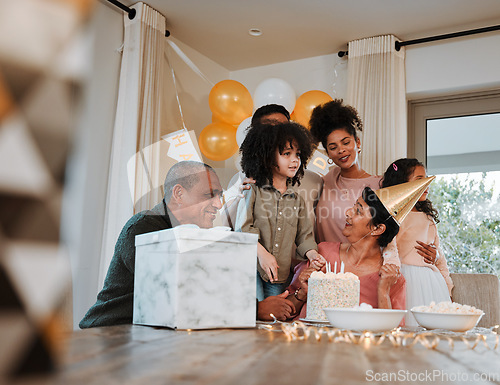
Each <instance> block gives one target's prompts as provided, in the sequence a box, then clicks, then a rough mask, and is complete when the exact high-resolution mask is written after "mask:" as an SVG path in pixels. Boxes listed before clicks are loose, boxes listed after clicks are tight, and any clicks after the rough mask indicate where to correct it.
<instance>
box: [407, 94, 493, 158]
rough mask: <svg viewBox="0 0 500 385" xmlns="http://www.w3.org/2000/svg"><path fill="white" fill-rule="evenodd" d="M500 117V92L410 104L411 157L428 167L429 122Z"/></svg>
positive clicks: (409, 140)
mask: <svg viewBox="0 0 500 385" xmlns="http://www.w3.org/2000/svg"><path fill="white" fill-rule="evenodd" d="M491 113H500V89H495V90H489V91H482V92H470V93H464V94H459V95H457V94H455V95H447V96H446V95H444V96H437V97H432V98H425V99H414V100H409V101H408V157H410V158H417V159H419V160H420V161H422V162H423V163H424V164H425V166H426V167H427V124H426V122H427V120H428V119H439V118H454V117H460V116H471V115H480V114H491Z"/></svg>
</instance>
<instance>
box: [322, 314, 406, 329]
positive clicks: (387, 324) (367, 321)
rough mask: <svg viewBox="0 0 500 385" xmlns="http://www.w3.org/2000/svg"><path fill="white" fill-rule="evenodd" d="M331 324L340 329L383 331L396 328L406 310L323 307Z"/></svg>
mask: <svg viewBox="0 0 500 385" xmlns="http://www.w3.org/2000/svg"><path fill="white" fill-rule="evenodd" d="M323 310H324V311H325V313H326V316H327V317H328V321H330V324H332V325H333V326H335V327H336V328H339V329H349V330H356V331H372V332H383V331H386V330H391V329H394V328H395V327H397V326H398V325H399V323H400V322H401V320H402V319H403V317H404V315H405V313H406V310H393V309H370V310H359V309H352V308H325V309H323Z"/></svg>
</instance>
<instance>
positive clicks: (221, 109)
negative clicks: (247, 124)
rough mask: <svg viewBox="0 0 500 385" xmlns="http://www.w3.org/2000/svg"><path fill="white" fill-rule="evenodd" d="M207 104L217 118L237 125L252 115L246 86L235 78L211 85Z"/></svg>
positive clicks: (251, 102)
mask: <svg viewBox="0 0 500 385" xmlns="http://www.w3.org/2000/svg"><path fill="white" fill-rule="evenodd" d="M208 105H209V106H210V110H212V114H213V115H214V116H216V117H217V119H220V120H222V121H223V122H225V123H228V124H231V125H238V124H240V123H241V122H242V121H243V120H244V119H246V118H248V117H249V116H251V115H252V111H253V101H252V96H251V95H250V92H248V90H247V89H246V87H245V86H244V85H243V84H241V83H240V82H237V81H236V80H222V81H220V82H219V83H217V84H216V85H215V86H213V88H212V90H211V91H210V94H209V95H208Z"/></svg>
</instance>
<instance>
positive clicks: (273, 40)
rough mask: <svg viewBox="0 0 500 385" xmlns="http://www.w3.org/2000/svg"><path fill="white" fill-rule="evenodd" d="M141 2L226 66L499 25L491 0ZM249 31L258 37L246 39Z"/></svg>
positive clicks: (497, 7) (499, 7)
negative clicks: (390, 37)
mask: <svg viewBox="0 0 500 385" xmlns="http://www.w3.org/2000/svg"><path fill="white" fill-rule="evenodd" d="M122 2H123V3H124V4H126V5H131V4H133V3H134V2H135V1H131V0H122ZM144 2H145V3H147V4H149V5H150V6H151V7H153V8H155V9H156V10H158V11H159V12H160V13H162V14H163V15H164V16H165V17H166V18H167V29H168V30H169V31H170V32H171V35H172V36H173V37H175V38H177V39H178V40H180V41H182V42H183V43H185V44H187V45H189V46H190V47H192V48H194V49H196V50H197V51H199V52H200V53H202V54H204V55H205V56H207V57H209V58H210V59H212V60H213V61H215V62H216V63H218V64H220V65H222V66H223V67H225V68H226V69H228V70H230V71H235V70H239V69H244V68H251V67H257V66H262V65H268V64H274V63H279V62H284V61H289V60H297V59H302V58H307V57H314V56H320V55H327V54H332V53H335V52H337V51H339V50H345V49H346V48H347V42H348V41H350V40H355V39H360V38H364V37H371V36H377V35H384V34H394V35H395V36H397V37H398V38H399V39H401V40H403V41H404V40H409V39H415V38H421V37H427V36H433V35H436V34H443V33H450V32H458V31H463V30H467V29H474V28H480V27H487V26H491V25H498V24H500V1H499V0H476V1H470V0H438V1H436V0H418V1H415V0H144ZM250 28H259V29H261V30H262V32H263V34H262V36H259V37H253V36H250V34H249V33H248V30H249V29H250ZM489 33H490V34H491V33H500V32H498V31H497V32H489ZM427 44H432V43H427Z"/></svg>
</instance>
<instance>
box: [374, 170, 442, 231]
mask: <svg viewBox="0 0 500 385" xmlns="http://www.w3.org/2000/svg"><path fill="white" fill-rule="evenodd" d="M434 178H436V177H435V176H430V177H428V178H423V179H418V180H414V181H411V182H407V183H401V184H398V185H395V186H390V187H385V188H381V189H379V190H376V191H375V194H376V195H377V197H378V199H379V200H380V201H381V202H382V204H383V205H384V207H385V208H386V209H387V211H389V214H391V216H392V217H393V218H394V219H395V220H396V222H397V223H398V225H401V222H403V220H404V219H405V218H406V216H407V215H408V213H409V212H410V211H411V209H412V208H413V206H415V203H417V202H418V200H419V199H420V197H421V196H422V194H423V193H424V191H425V190H426V189H427V187H429V185H430V184H431V182H432V181H433V180H434Z"/></svg>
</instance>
